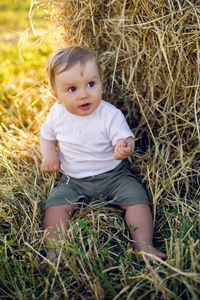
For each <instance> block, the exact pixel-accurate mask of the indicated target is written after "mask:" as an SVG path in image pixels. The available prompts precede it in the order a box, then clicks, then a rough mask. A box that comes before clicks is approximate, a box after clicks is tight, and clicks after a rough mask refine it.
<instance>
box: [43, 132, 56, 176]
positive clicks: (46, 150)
mask: <svg viewBox="0 0 200 300" xmlns="http://www.w3.org/2000/svg"><path fill="white" fill-rule="evenodd" d="M57 144H58V142H57V141H56V140H55V141H51V140H46V139H44V138H43V137H42V136H40V148H41V153H42V169H43V171H44V172H57V171H58V170H59V168H60V158H59V155H58V151H57V149H56V147H57Z"/></svg>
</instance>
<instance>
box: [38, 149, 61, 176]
mask: <svg viewBox="0 0 200 300" xmlns="http://www.w3.org/2000/svg"><path fill="white" fill-rule="evenodd" d="M59 168H60V158H59V155H58V153H57V152H49V153H48V155H46V156H45V157H43V159H42V169H43V171H44V172H57V171H58V170H59Z"/></svg>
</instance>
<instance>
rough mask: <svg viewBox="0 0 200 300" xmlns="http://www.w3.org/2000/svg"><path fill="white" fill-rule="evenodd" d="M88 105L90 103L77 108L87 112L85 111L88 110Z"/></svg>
mask: <svg viewBox="0 0 200 300" xmlns="http://www.w3.org/2000/svg"><path fill="white" fill-rule="evenodd" d="M90 105H91V103H85V104H82V105H81V106H79V107H80V109H82V110H87V109H89V108H90Z"/></svg>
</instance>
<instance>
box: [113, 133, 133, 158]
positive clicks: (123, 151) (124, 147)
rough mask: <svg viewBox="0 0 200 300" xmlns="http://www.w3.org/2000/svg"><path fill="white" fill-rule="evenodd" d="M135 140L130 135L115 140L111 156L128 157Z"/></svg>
mask: <svg viewBox="0 0 200 300" xmlns="http://www.w3.org/2000/svg"><path fill="white" fill-rule="evenodd" d="M134 146H135V142H134V139H133V138H132V137H130V138H127V139H122V140H119V141H118V142H117V144H116V145H115V149H114V154H113V157H114V159H116V160H123V159H125V158H127V157H129V156H130V155H131V154H132V153H133V150H134Z"/></svg>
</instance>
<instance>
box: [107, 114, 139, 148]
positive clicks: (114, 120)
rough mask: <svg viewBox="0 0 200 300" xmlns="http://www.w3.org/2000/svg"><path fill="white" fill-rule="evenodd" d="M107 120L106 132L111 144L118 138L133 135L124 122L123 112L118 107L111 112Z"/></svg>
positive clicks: (113, 144)
mask: <svg viewBox="0 0 200 300" xmlns="http://www.w3.org/2000/svg"><path fill="white" fill-rule="evenodd" d="M107 121H108V122H106V123H107V133H108V136H109V138H110V140H111V142H112V146H115V145H116V143H117V141H118V140H120V139H125V138H127V137H129V136H132V137H133V138H134V137H135V136H134V134H133V132H132V131H131V130H130V128H129V126H128V124H127V122H126V119H125V117H124V115H123V113H122V112H121V111H120V110H119V109H116V110H115V111H114V112H112V114H110V116H109V119H108V120H107Z"/></svg>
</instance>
